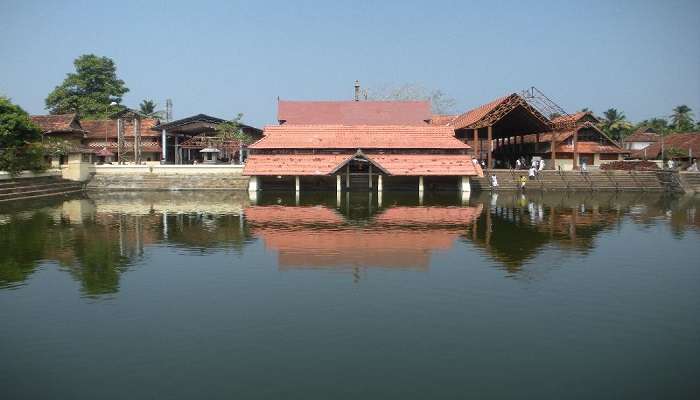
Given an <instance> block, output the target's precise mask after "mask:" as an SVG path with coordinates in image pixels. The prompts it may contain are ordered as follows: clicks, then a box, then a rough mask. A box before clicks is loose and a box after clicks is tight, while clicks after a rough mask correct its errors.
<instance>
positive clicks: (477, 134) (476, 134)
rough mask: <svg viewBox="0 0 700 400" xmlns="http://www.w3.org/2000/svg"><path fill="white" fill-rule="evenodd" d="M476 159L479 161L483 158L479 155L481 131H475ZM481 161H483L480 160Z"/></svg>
mask: <svg viewBox="0 0 700 400" xmlns="http://www.w3.org/2000/svg"><path fill="white" fill-rule="evenodd" d="M474 157H475V158H476V159H477V160H479V159H480V158H481V154H479V130H478V129H474ZM479 161H481V160H479Z"/></svg>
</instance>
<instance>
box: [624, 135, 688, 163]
mask: <svg viewBox="0 0 700 400" xmlns="http://www.w3.org/2000/svg"><path fill="white" fill-rule="evenodd" d="M663 143H664V147H665V148H666V150H667V151H668V149H671V148H675V149H678V150H682V151H684V152H685V153H686V154H688V150H689V149H692V151H693V158H695V157H698V156H700V132H686V133H674V134H673V135H668V136H665V137H664V139H663ZM645 151H646V152H645ZM645 154H646V157H647V158H657V157H659V156H660V155H661V141H660V140H659V141H658V142H656V143H653V144H650V145H649V146H647V147H646V148H645V149H642V150H636V151H634V152H633V153H632V157H633V158H643V157H644V155H645Z"/></svg>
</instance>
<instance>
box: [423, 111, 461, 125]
mask: <svg viewBox="0 0 700 400" xmlns="http://www.w3.org/2000/svg"><path fill="white" fill-rule="evenodd" d="M457 117H459V114H433V115H432V116H431V117H430V125H449V124H450V122H452V121H453V120H454V119H455V118H457Z"/></svg>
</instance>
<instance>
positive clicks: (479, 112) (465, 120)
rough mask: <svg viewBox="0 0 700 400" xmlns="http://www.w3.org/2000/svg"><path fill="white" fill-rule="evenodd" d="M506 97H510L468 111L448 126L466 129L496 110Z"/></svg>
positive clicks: (500, 98) (504, 97)
mask: <svg viewBox="0 0 700 400" xmlns="http://www.w3.org/2000/svg"><path fill="white" fill-rule="evenodd" d="M508 97H510V96H503V97H499V98H497V99H496V100H494V101H492V102H490V103H486V104H483V105H480V106H479V107H477V108H474V109H472V110H469V111H467V112H465V113H464V114H462V115H460V116H458V117H457V118H455V119H454V120H453V121H452V122H451V123H450V125H451V126H453V127H455V129H461V128H464V127H467V126H469V125H471V124H473V123H475V122H477V121H479V120H480V119H481V118H483V117H485V116H486V114H488V113H489V112H491V111H493V110H494V109H496V107H498V106H499V105H501V103H503V102H504V101H505V100H506V99H507V98H508Z"/></svg>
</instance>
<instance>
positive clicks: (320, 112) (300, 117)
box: [277, 100, 431, 126]
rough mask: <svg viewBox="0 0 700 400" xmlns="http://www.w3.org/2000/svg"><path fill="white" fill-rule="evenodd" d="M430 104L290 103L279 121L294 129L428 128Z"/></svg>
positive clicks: (281, 110) (281, 104) (280, 107)
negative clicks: (319, 125) (328, 127)
mask: <svg viewBox="0 0 700 400" xmlns="http://www.w3.org/2000/svg"><path fill="white" fill-rule="evenodd" d="M430 117H431V114H430V102H428V101H287V100H280V101H279V104H278V111H277V119H278V120H279V121H280V123H285V124H295V125H311V124H322V125H329V124H332V125H336V124H337V125H418V126H420V125H427V122H426V121H428V120H430Z"/></svg>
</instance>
